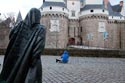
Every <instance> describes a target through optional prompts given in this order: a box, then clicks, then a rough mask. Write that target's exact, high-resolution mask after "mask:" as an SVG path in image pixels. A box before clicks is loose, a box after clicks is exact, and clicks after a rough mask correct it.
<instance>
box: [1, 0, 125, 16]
mask: <svg viewBox="0 0 125 83" xmlns="http://www.w3.org/2000/svg"><path fill="white" fill-rule="evenodd" d="M46 1H47V0H46ZM49 1H53V0H49ZM55 1H62V0H55ZM119 1H121V0H110V2H111V4H112V5H114V4H118V3H119ZM42 2H43V0H0V13H2V14H6V13H8V12H14V13H15V16H17V14H18V12H19V10H20V11H21V14H22V17H23V18H25V15H26V14H27V12H28V11H29V10H30V9H31V8H32V7H36V8H39V7H40V6H42ZM124 2H125V0H124Z"/></svg>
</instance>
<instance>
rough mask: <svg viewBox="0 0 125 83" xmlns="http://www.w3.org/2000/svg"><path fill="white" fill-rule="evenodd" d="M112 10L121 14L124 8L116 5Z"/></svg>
mask: <svg viewBox="0 0 125 83" xmlns="http://www.w3.org/2000/svg"><path fill="white" fill-rule="evenodd" d="M112 9H113V11H115V12H121V10H122V6H120V5H119V4H118V5H114V6H112Z"/></svg>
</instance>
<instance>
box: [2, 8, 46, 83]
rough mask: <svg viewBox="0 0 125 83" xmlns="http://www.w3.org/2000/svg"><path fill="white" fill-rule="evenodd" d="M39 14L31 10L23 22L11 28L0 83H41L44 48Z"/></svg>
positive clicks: (43, 35)
mask: <svg viewBox="0 0 125 83" xmlns="http://www.w3.org/2000/svg"><path fill="white" fill-rule="evenodd" d="M40 18H41V13H40V11H39V10H38V9H36V8H32V9H31V10H30V11H29V13H28V14H27V16H26V18H25V20H24V21H22V22H20V23H19V24H18V25H17V26H15V27H14V28H13V30H12V31H11V33H10V36H9V38H10V42H9V45H8V47H7V51H6V53H5V58H4V62H3V69H2V71H1V74H0V83H4V82H5V83H41V82H42V81H41V79H42V65H41V59H40V54H41V52H42V51H43V49H44V46H45V33H46V31H45V28H44V26H42V25H40Z"/></svg>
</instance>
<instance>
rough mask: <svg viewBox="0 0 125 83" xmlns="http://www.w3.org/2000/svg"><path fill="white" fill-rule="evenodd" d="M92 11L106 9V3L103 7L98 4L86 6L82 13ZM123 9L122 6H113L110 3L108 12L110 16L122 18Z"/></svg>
mask: <svg viewBox="0 0 125 83" xmlns="http://www.w3.org/2000/svg"><path fill="white" fill-rule="evenodd" d="M90 9H105V7H104V3H103V4H102V5H101V4H100V5H98V4H92V5H85V6H84V7H83V8H81V9H80V10H81V11H85V10H90ZM121 9H122V7H121V6H120V5H115V6H112V5H111V4H110V2H109V3H108V5H107V10H108V11H109V15H110V16H122V15H121V14H120V12H121Z"/></svg>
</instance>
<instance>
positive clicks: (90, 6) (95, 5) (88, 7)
mask: <svg viewBox="0 0 125 83" xmlns="http://www.w3.org/2000/svg"><path fill="white" fill-rule="evenodd" d="M89 9H104V6H103V5H98V4H93V5H85V6H84V7H83V8H81V9H80V10H81V11H85V10H89Z"/></svg>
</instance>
